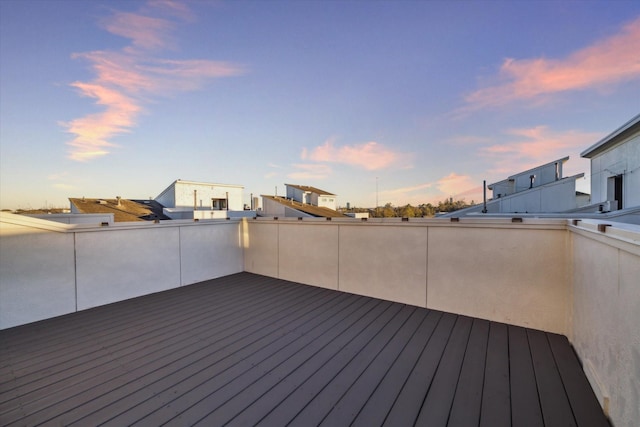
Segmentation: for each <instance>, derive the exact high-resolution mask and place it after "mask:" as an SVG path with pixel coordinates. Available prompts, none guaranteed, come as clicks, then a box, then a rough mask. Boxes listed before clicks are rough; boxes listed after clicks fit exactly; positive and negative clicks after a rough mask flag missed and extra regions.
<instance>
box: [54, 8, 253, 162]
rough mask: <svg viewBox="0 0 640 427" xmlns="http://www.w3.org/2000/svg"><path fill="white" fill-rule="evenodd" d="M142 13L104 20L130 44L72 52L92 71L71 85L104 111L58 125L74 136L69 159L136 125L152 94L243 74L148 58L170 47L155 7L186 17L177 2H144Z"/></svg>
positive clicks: (166, 24) (95, 153) (87, 154)
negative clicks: (87, 78) (87, 79)
mask: <svg viewBox="0 0 640 427" xmlns="http://www.w3.org/2000/svg"><path fill="white" fill-rule="evenodd" d="M148 6H150V7H147V8H146V9H145V10H146V11H147V14H141V13H121V12H116V13H115V14H114V15H113V16H112V17H110V18H109V19H107V20H105V21H104V27H105V28H106V29H107V31H109V32H111V33H113V34H116V35H119V36H122V37H125V38H128V39H130V40H131V44H130V45H128V46H125V47H123V48H122V49H121V50H119V51H105V50H102V51H101V50H97V51H92V52H85V53H77V54H74V55H72V57H73V58H80V59H84V60H86V61H88V62H89V64H90V65H91V68H92V69H93V71H94V72H95V78H94V79H93V80H92V81H90V82H74V83H72V84H71V86H72V87H75V88H76V89H78V90H79V92H80V94H81V95H82V96H85V97H89V98H92V99H94V100H95V102H96V104H97V105H99V106H102V107H103V108H104V111H102V112H100V113H94V114H89V115H86V116H84V117H81V118H77V119H74V120H71V121H68V122H64V123H62V125H63V127H65V128H66V131H67V132H69V133H71V134H73V135H74V139H73V140H72V141H70V142H68V145H69V146H70V147H71V150H70V154H69V157H70V158H71V159H73V160H78V161H85V160H90V159H94V158H97V157H100V156H104V155H106V154H108V153H109V147H113V146H114V144H113V143H112V142H111V139H112V138H114V137H116V136H118V135H120V134H123V133H126V132H130V131H131V129H132V128H133V127H135V126H136V120H137V117H138V115H139V113H140V112H141V111H142V110H143V105H144V104H145V103H146V102H148V101H149V100H150V99H152V98H154V97H158V96H169V95H174V94H176V93H179V92H184V91H191V90H198V89H200V88H202V87H203V86H204V85H205V84H206V83H207V82H209V81H210V80H212V79H216V78H221V77H230V76H237V75H240V74H242V73H244V69H243V68H242V67H240V66H238V65H235V64H231V63H227V62H221V61H212V60H207V59H186V60H175V59H167V58H161V57H157V56H152V55H151V54H152V53H158V51H160V50H162V49H167V48H170V47H173V43H171V42H170V31H171V29H172V28H173V27H174V26H175V24H174V22H172V21H170V20H168V19H165V18H158V17H155V16H149V14H152V13H154V11H155V12H158V11H161V12H163V13H164V14H165V16H166V15H171V16H174V17H178V18H181V19H183V20H187V19H188V18H190V17H192V15H191V14H190V11H189V9H188V8H187V7H186V6H185V5H184V4H183V3H177V2H172V1H168V0H164V1H163V0H161V1H154V2H150V3H149V4H148Z"/></svg>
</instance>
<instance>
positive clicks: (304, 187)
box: [285, 184, 335, 196]
mask: <svg viewBox="0 0 640 427" xmlns="http://www.w3.org/2000/svg"><path fill="white" fill-rule="evenodd" d="M285 185H286V186H287V187H292V188H297V189H298V190H302V191H309V192H311V193H316V194H319V195H321V196H335V194H333V193H329V192H328V191H324V190H321V189H319V188H317V187H312V186H311V185H298V184H285Z"/></svg>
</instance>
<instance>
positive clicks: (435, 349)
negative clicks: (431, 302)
mask: <svg viewBox="0 0 640 427" xmlns="http://www.w3.org/2000/svg"><path fill="white" fill-rule="evenodd" d="M456 319H457V316H456V315H453V314H449V313H444V314H443V315H442V317H441V318H440V322H438V326H437V327H436V330H435V331H434V332H433V335H431V338H430V339H429V342H428V343H427V345H426V346H425V348H424V350H423V352H422V354H421V355H420V358H419V359H418V362H417V363H416V365H415V367H414V369H413V371H412V372H411V375H410V376H409V378H408V380H407V382H406V383H405V384H404V387H403V388H402V390H401V391H400V394H399V395H398V397H397V399H396V400H395V403H394V405H393V407H392V408H391V411H390V412H389V415H388V416H387V418H386V420H385V422H384V425H385V426H406V425H413V424H414V423H415V422H416V419H417V418H418V414H419V413H420V409H421V408H422V404H423V402H424V399H425V397H426V395H427V391H428V390H429V387H430V386H431V382H432V381H433V377H434V375H435V372H436V369H437V368H438V365H439V364H440V360H441V359H442V353H443V352H444V349H445V347H446V345H447V342H448V341H449V336H450V335H451V330H452V329H453V326H454V325H455V322H456Z"/></svg>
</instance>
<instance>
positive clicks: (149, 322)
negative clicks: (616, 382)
mask: <svg viewBox="0 0 640 427" xmlns="http://www.w3.org/2000/svg"><path fill="white" fill-rule="evenodd" d="M483 367H484V369H483ZM480 390H481V391H480ZM565 392H566V395H565V394H564V393H565ZM292 420H293V421H294V423H296V422H300V425H309V424H312V425H316V424H319V423H323V424H324V425H327V426H340V425H354V426H373V425H376V426H377V425H383V424H386V425H391V426H401V425H414V424H415V425H421V424H428V425H445V424H448V425H450V426H459V425H474V426H475V425H480V426H481V427H489V426H491V427H494V426H497V427H501V426H509V425H513V426H520V425H542V423H543V421H544V425H547V426H549V425H562V426H564V425H569V426H571V425H574V424H575V425H577V426H578V427H605V426H608V421H607V419H606V417H605V415H604V413H603V411H602V409H601V408H600V406H599V403H598V402H597V399H596V397H595V395H594V393H593V391H592V389H591V387H590V385H589V383H588V381H587V379H586V377H585V375H584V372H583V371H582V367H581V366H580V364H579V361H578V359H577V357H576V355H575V353H574V352H573V349H572V347H571V345H570V344H569V342H568V340H567V339H566V337H563V336H559V335H554V334H548V333H544V332H540V331H531V330H526V329H523V328H519V327H515V326H507V325H504V324H499V323H494V322H487V321H481V320H477V319H474V320H472V319H468V318H464V317H460V316H456V315H454V314H447V313H442V312H438V311H430V310H426V309H420V308H416V307H408V306H404V305H402V304H398V303H392V302H388V301H381V300H376V299H372V298H367V297H362V296H357V295H351V294H344V293H341V292H337V291H332V290H328V289H323V288H316V287H310V286H304V285H300V284H296V283H292V282H287V281H284V280H279V279H274V278H267V277H264V276H259V275H255V274H250V273H239V274H236V275H231V276H227V277H224V278H219V279H214V280H211V281H207V282H203V283H200V284H196V285H191V286H186V287H183V288H180V289H173V290H170V291H165V292H160V293H156V294H153V295H148V296H144V297H139V298H134V299H132V300H128V301H122V302H119V303H115V304H111V305H108V306H102V307H96V308H94V309H90V310H85V311H83V312H79V313H73V314H70V315H65V316H61V317H58V318H54V319H49V320H46V321H42V322H36V323H34V324H30V325H23V326H20V327H16V328H11V329H9V330H4V331H0V424H2V425H35V424H41V423H45V424H52V425H58V424H59V425H80V426H83V425H98V424H101V423H106V424H107V425H131V424H136V423H140V424H149V425H159V424H162V423H168V424H169V425H185V424H188V425H192V424H197V423H200V424H201V425H219V424H223V423H226V422H228V424H230V425H267V426H270V425H285V424H287V423H291V421H292Z"/></svg>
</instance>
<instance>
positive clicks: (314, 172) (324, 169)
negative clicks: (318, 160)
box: [287, 163, 331, 181]
mask: <svg viewBox="0 0 640 427" xmlns="http://www.w3.org/2000/svg"><path fill="white" fill-rule="evenodd" d="M292 166H293V168H294V169H295V170H294V171H293V172H291V173H289V174H287V178H289V179H296V180H304V181H309V180H322V179H325V178H327V177H328V176H329V175H331V167H329V165H325V164H315V163H297V164H294V165H292Z"/></svg>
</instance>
